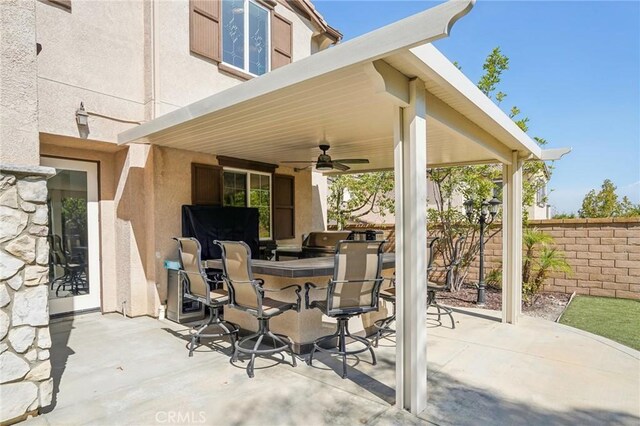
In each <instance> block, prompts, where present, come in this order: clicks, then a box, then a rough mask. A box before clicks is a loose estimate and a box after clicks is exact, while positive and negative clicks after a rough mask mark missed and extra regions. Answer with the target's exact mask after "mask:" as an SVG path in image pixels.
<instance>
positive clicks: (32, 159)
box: [0, 0, 40, 166]
mask: <svg viewBox="0 0 640 426" xmlns="http://www.w3.org/2000/svg"><path fill="white" fill-rule="evenodd" d="M35 3H36V2H34V1H33V0H32V1H21V2H19V1H15V0H14V1H1V2H0V163H3V164H19V165H29V166H36V165H38V164H40V160H39V153H38V149H39V148H38V109H37V105H38V103H37V87H38V86H37V80H36V73H37V66H38V65H37V61H36V37H35V18H36V15H35Z"/></svg>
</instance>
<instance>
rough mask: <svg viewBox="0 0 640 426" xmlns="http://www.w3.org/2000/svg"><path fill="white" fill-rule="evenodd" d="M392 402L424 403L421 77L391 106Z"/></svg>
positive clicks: (415, 407) (410, 406)
mask: <svg viewBox="0 0 640 426" xmlns="http://www.w3.org/2000/svg"><path fill="white" fill-rule="evenodd" d="M396 114H397V117H396V120H395V126H394V127H395V128H394V134H395V135H394V136H395V141H394V170H395V193H396V204H395V205H396V281H397V287H396V292H397V293H396V295H397V298H396V405H397V406H398V407H400V408H403V409H406V410H408V411H410V412H411V413H412V414H414V415H417V414H420V413H421V412H422V411H424V409H425V408H426V406H427V331H426V321H427V318H426V312H427V276H426V269H427V268H426V262H427V216H426V209H427V127H426V105H425V87H424V82H423V81H421V80H419V79H412V80H411V81H409V106H407V107H405V108H398V109H397V110H396Z"/></svg>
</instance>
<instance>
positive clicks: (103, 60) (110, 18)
mask: <svg viewBox="0 0 640 426" xmlns="http://www.w3.org/2000/svg"><path fill="white" fill-rule="evenodd" d="M72 5H73V7H72V11H71V12H70V11H68V10H65V9H64V8H60V7H56V6H52V5H51V3H48V2H36V17H37V22H36V28H37V41H38V43H40V44H41V45H42V51H41V52H40V54H39V55H38V104H39V120H40V131H41V132H45V133H52V134H58V135H67V136H74V137H78V136H79V132H78V127H77V125H76V121H75V111H76V109H77V108H78V107H79V106H80V102H84V106H85V108H86V110H87V111H89V112H90V113H95V114H100V115H103V116H108V117H112V119H106V118H103V117H98V116H94V115H92V116H90V117H89V128H90V132H91V133H90V136H89V137H90V138H91V139H95V140H101V141H108V142H115V141H116V137H117V135H118V133H120V132H122V131H124V130H126V129H128V128H131V127H132V126H135V124H134V123H129V122H128V121H133V122H140V121H142V120H144V101H145V99H144V93H145V92H144V88H145V81H144V72H143V71H144V70H143V67H144V43H145V35H144V27H143V21H144V15H143V7H142V5H143V2H141V1H138V0H121V1H74V2H73V3H72Z"/></svg>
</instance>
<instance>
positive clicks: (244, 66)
mask: <svg viewBox="0 0 640 426" xmlns="http://www.w3.org/2000/svg"><path fill="white" fill-rule="evenodd" d="M269 25H270V22H269V10H268V9H266V8H265V7H263V6H261V5H259V4H258V3H256V2H254V1H252V0H222V62H224V63H225V64H227V65H230V66H231V67H233V68H237V69H238V70H240V71H244V72H248V73H250V74H253V75H262V74H264V73H266V72H268V71H269V55H270V37H269V34H270V28H269Z"/></svg>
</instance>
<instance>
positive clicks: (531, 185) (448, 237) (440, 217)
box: [428, 47, 552, 291]
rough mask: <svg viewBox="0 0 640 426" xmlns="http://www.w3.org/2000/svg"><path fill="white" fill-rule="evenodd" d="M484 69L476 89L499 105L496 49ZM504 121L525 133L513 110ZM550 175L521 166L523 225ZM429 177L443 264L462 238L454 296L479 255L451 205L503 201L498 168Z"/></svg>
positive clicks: (474, 228) (472, 230) (472, 229)
mask: <svg viewBox="0 0 640 426" xmlns="http://www.w3.org/2000/svg"><path fill="white" fill-rule="evenodd" d="M482 68H483V70H484V74H483V75H482V77H481V78H480V80H479V81H478V84H477V85H478V88H479V89H480V90H481V91H482V92H483V93H484V94H485V95H487V96H488V97H489V98H491V99H493V100H494V101H495V102H496V103H497V104H498V105H500V104H501V103H502V102H503V101H504V100H505V99H506V97H507V94H506V93H504V92H502V91H498V88H499V85H500V82H501V80H502V74H503V72H504V71H506V70H508V69H509V58H508V57H506V56H505V55H503V54H502V52H501V51H500V48H499V47H496V48H495V49H493V50H492V51H491V53H490V54H489V55H488V56H487V58H486V60H485V63H484V65H483V67H482ZM496 91H497V92H496ZM494 93H495V95H494ZM508 115H509V117H511V119H512V120H513V121H514V122H515V123H516V124H517V125H518V127H520V129H521V130H522V131H523V132H527V131H528V130H529V126H528V123H529V118H528V117H526V116H522V112H521V111H520V109H519V108H518V107H517V106H512V107H511V108H510V109H509V110H508ZM534 140H535V141H536V142H537V143H538V144H539V145H541V146H543V145H546V144H547V141H546V140H545V139H543V138H539V137H534ZM551 170H552V169H551V168H550V167H547V166H545V164H544V162H542V161H527V162H525V164H524V166H523V173H524V175H525V176H527V179H524V181H523V200H522V201H523V202H522V204H523V215H524V220H525V222H526V220H527V211H526V209H525V207H526V206H531V205H533V203H534V201H535V196H536V193H537V192H538V190H539V189H540V188H541V187H542V186H543V185H545V184H546V180H547V179H548V177H549V175H550V173H551ZM428 175H429V179H430V180H431V182H432V183H433V185H434V198H435V199H434V200H433V201H434V203H435V208H432V209H429V211H428V215H429V223H430V224H432V226H433V230H432V233H435V234H436V235H438V236H439V237H440V238H441V242H440V243H441V244H440V247H439V248H440V252H441V253H442V257H443V261H444V263H445V264H450V263H451V261H452V259H453V254H454V253H453V248H454V247H453V245H454V241H455V239H457V238H459V237H464V238H465V241H464V244H463V246H462V253H461V259H460V262H459V264H458V265H457V267H456V268H454V270H453V276H452V278H453V279H452V289H453V290H454V291H455V290H458V289H460V287H461V286H462V284H463V283H464V281H465V279H466V276H467V274H468V271H469V268H470V266H471V264H472V262H473V260H474V259H475V258H476V256H477V255H478V252H479V251H480V235H479V231H480V230H479V226H478V225H477V224H470V223H469V222H468V221H467V218H466V217H465V216H464V214H462V212H461V211H460V209H459V206H458V205H457V204H459V203H453V201H452V200H453V199H454V198H455V197H458V198H462V199H475V200H476V204H477V205H476V208H479V204H480V202H481V201H482V200H486V199H488V198H491V197H492V196H493V195H494V193H495V195H496V196H497V197H498V198H500V197H501V196H502V194H501V188H500V186H496V184H495V182H496V181H497V180H500V179H501V178H502V167H501V166H499V165H483V166H465V167H453V168H446V169H433V170H430V171H429V173H428ZM498 219H499V218H497V219H496V221H495V223H493V224H492V225H490V226H489V227H488V228H487V230H486V234H485V238H486V239H490V238H491V237H492V236H494V235H495V234H497V233H498V232H499V231H500V227H499V226H498V223H499V220H498Z"/></svg>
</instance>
